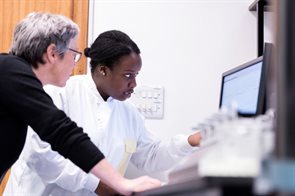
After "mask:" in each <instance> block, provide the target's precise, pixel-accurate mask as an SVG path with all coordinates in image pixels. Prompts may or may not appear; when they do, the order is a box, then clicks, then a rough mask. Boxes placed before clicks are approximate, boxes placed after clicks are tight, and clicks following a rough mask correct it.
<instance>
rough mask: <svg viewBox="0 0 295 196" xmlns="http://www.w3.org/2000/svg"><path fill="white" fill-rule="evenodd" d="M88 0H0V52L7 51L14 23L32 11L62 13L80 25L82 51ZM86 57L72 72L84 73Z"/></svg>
mask: <svg viewBox="0 0 295 196" xmlns="http://www.w3.org/2000/svg"><path fill="white" fill-rule="evenodd" d="M88 4H89V1H88V0H0V52H8V50H9V48H10V45H11V41H12V35H13V30H14V27H15V25H16V24H17V23H18V22H19V21H20V20H21V19H22V18H24V17H25V16H26V15H27V14H28V13H30V12H32V11H45V12H51V13H56V14H62V15H65V16H67V17H69V18H71V19H72V20H73V21H74V22H76V23H77V24H78V25H79V27H80V36H79V40H78V47H79V49H80V50H81V51H82V52H83V50H84V48H85V47H86V46H87V43H88V42H87V39H88V37H87V35H88ZM86 68H87V66H86V58H85V56H82V58H81V60H80V61H79V62H78V63H77V65H76V67H75V69H74V70H73V74H74V75H76V74H85V73H86Z"/></svg>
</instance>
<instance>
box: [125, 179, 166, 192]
mask: <svg viewBox="0 0 295 196" xmlns="http://www.w3.org/2000/svg"><path fill="white" fill-rule="evenodd" d="M127 183H128V184H127V185H126V186H129V188H130V190H131V191H132V192H141V191H145V190H148V189H151V188H156V187H159V186H161V182H160V181H159V180H157V179H154V178H150V177H148V176H142V177H139V178H136V179H132V180H130V179H128V180H127Z"/></svg>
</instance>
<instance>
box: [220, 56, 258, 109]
mask: <svg viewBox="0 0 295 196" xmlns="http://www.w3.org/2000/svg"><path fill="white" fill-rule="evenodd" d="M261 72H262V60H261V61H258V62H255V63H254V64H252V65H249V66H247V67H245V68H242V69H237V70H236V71H234V72H232V73H229V74H227V75H223V80H222V93H221V102H220V107H221V108H223V107H226V108H233V107H234V108H236V109H237V111H238V112H239V113H242V114H253V115H254V114H256V112H257V104H258V97H259V89H260V81H261Z"/></svg>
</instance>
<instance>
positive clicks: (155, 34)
mask: <svg viewBox="0 0 295 196" xmlns="http://www.w3.org/2000/svg"><path fill="white" fill-rule="evenodd" d="M251 3H252V0H124V1H122V0H93V1H91V6H90V7H91V8H92V9H91V12H90V14H91V16H90V19H91V23H90V25H89V28H90V35H89V37H90V43H92V41H93V40H94V39H95V38H96V36H97V35H98V34H99V33H101V32H103V31H106V30H110V29H118V30H122V31H124V32H126V33H127V34H128V35H129V36H130V37H131V38H132V39H133V40H134V41H135V42H136V43H137V44H138V46H139V48H140V49H141V56H142V59H143V67H142V70H141V72H140V75H139V76H138V80H137V83H138V85H148V86H154V85H156V86H158V85H161V86H164V88H165V106H164V107H165V111H164V119H162V120H147V122H146V126H147V127H148V128H149V129H150V130H152V131H153V132H155V134H157V135H158V136H159V137H160V138H162V139H163V140H167V139H169V138H170V137H171V136H173V135H175V134H179V133H190V127H191V126H192V125H194V124H196V123H198V122H201V121H203V120H204V119H205V118H207V117H210V115H212V114H213V113H214V112H216V111H217V108H218V100H219V91H220V79H221V73H222V72H224V71H226V70H228V69H230V68H233V67H235V66H237V65H239V64H242V63H244V62H246V61H248V60H251V59H253V58H255V57H256V55H257V27H256V26H257V24H256V23H257V21H256V20H257V16H256V13H255V12H250V11H249V10H248V7H249V5H250V4H251ZM137 175H138V173H136V171H135V170H134V168H131V169H130V168H129V170H128V173H127V176H129V177H133V176H137ZM152 176H153V174H152Z"/></svg>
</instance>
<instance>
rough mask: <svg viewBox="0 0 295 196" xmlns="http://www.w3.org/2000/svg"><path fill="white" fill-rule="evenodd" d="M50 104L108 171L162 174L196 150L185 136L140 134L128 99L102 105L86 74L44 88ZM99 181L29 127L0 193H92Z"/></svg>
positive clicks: (141, 130) (141, 127)
mask: <svg viewBox="0 0 295 196" xmlns="http://www.w3.org/2000/svg"><path fill="white" fill-rule="evenodd" d="M45 90H46V91H47V92H48V94H49V95H50V96H51V97H52V98H53V100H54V102H55V104H56V105H57V106H58V107H59V108H61V109H62V110H64V111H65V113H66V114H67V115H68V116H70V118H71V119H72V120H74V121H75V122H77V124H78V125H79V126H82V127H83V129H84V132H86V133H88V135H89V137H90V138H91V140H92V142H94V143H95V145H97V147H98V148H99V149H100V150H101V151H102V152H103V154H104V155H105V157H106V159H107V160H108V161H109V162H110V163H111V164H112V166H113V167H114V168H117V169H118V171H119V172H120V173H121V174H122V175H124V173H125V170H126V167H127V164H128V162H129V161H130V160H131V161H132V163H133V164H134V165H135V166H137V167H138V168H139V169H142V170H145V171H149V172H151V171H163V170H164V169H168V168H169V167H170V166H172V165H173V164H172V163H175V162H176V161H178V160H179V158H180V157H183V156H185V155H188V154H190V153H192V152H193V151H195V150H196V149H197V148H196V147H195V148H193V147H191V146H190V145H189V144H188V142H187V136H185V135H178V136H174V137H173V138H172V139H171V140H170V141H168V142H161V141H160V140H159V139H157V138H155V137H154V136H153V134H152V133H151V132H149V131H148V130H146V128H145V125H144V119H143V117H142V116H141V115H140V113H139V112H138V111H137V109H136V108H135V107H134V106H133V105H132V104H131V103H129V102H128V101H124V102H122V101H118V100H115V99H112V98H109V99H108V100H107V101H104V100H103V99H102V97H101V96H100V94H99V93H98V91H97V89H96V86H95V84H94V81H93V80H92V77H91V76H90V75H83V76H82V75H79V76H73V77H71V78H70V79H69V80H68V82H67V84H66V87H65V88H57V87H53V86H48V87H45ZM98 183H99V179H97V178H96V177H95V176H93V175H92V174H86V173H85V172H83V171H82V170H80V169H79V168H78V167H76V166H75V165H74V164H73V163H72V162H71V161H70V160H68V159H65V158H64V157H62V156H61V155H59V154H58V153H57V152H55V151H52V150H51V147H50V144H48V143H47V142H44V141H41V140H40V138H39V137H38V135H37V134H36V133H35V132H33V131H32V130H31V129H29V131H28V135H27V140H26V143H25V147H24V150H23V152H22V154H21V156H20V158H19V160H18V161H17V162H16V163H15V164H14V165H13V167H12V169H11V175H10V178H9V180H8V183H7V186H6V188H5V191H4V195H46V196H47V195H63V196H66V195H71V196H72V195H79V196H81V195H83V196H85V195H95V194H94V191H95V189H96V187H97V186H98Z"/></svg>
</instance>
